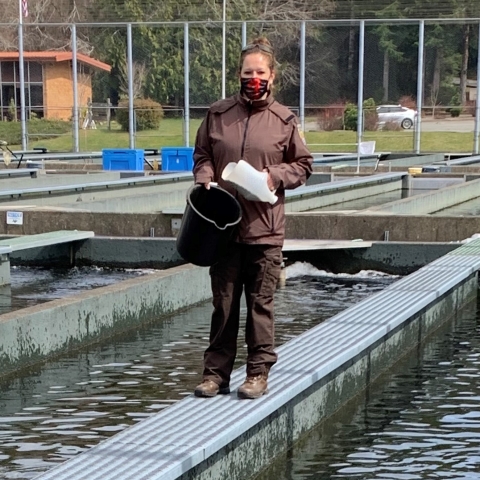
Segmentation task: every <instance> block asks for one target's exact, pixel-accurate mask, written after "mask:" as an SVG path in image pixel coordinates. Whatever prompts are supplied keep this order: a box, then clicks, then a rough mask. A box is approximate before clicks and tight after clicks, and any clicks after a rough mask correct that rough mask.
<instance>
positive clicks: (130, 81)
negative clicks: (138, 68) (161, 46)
mask: <svg viewBox="0 0 480 480" xmlns="http://www.w3.org/2000/svg"><path fill="white" fill-rule="evenodd" d="M127 75H128V144H129V146H130V148H135V132H134V129H135V117H134V113H135V112H134V110H133V48H132V24H131V23H129V24H128V25H127Z"/></svg>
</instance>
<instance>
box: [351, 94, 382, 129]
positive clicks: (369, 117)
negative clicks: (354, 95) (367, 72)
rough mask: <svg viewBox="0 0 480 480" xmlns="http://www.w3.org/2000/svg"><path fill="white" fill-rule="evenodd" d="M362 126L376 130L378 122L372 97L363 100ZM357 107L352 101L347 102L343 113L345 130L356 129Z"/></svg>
mask: <svg viewBox="0 0 480 480" xmlns="http://www.w3.org/2000/svg"><path fill="white" fill-rule="evenodd" d="M363 115H364V117H363V119H364V120H363V128H364V130H372V131H373V130H376V129H377V123H378V115H377V109H376V108H375V101H374V100H373V98H368V99H367V100H365V101H364V102H363ZM357 117H358V109H357V106H356V105H355V104H353V103H347V105H346V106H345V111H344V115H343V123H344V127H345V130H354V131H355V130H357Z"/></svg>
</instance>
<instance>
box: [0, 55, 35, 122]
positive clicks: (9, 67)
mask: <svg viewBox="0 0 480 480" xmlns="http://www.w3.org/2000/svg"><path fill="white" fill-rule="evenodd" d="M24 80H25V108H26V116H27V118H30V117H31V116H32V113H34V114H35V116H37V117H39V118H42V117H43V116H44V106H43V66H42V64H41V63H38V62H24ZM0 89H1V96H0V108H1V112H2V120H6V119H7V120H14V119H15V118H16V119H17V120H19V119H20V70H19V62H0Z"/></svg>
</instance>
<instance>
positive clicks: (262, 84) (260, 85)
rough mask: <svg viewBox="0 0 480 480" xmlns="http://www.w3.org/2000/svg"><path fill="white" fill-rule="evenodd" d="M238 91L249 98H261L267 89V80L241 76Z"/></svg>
mask: <svg viewBox="0 0 480 480" xmlns="http://www.w3.org/2000/svg"><path fill="white" fill-rule="evenodd" d="M240 83H241V88H240V93H242V94H243V95H245V96H246V97H247V98H248V99H250V100H258V99H260V98H262V97H263V96H264V95H265V94H266V93H267V91H268V80H264V79H261V78H256V77H255V78H243V77H242V78H241V79H240Z"/></svg>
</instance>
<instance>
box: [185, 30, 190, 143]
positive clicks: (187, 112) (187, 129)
mask: <svg viewBox="0 0 480 480" xmlns="http://www.w3.org/2000/svg"><path fill="white" fill-rule="evenodd" d="M189 65H190V50H189V31H188V22H185V24H184V30H183V67H184V68H183V75H184V82H183V83H184V88H185V92H184V97H185V102H184V103H185V118H184V119H183V143H184V144H185V146H186V147H188V146H189V145H190V66H189Z"/></svg>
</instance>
